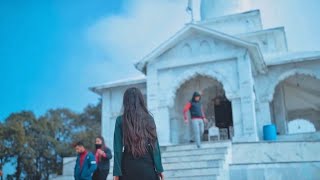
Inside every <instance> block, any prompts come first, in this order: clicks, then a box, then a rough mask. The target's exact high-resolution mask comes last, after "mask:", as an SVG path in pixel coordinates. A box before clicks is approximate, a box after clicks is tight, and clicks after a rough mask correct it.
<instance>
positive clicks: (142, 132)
mask: <svg viewBox="0 0 320 180" xmlns="http://www.w3.org/2000/svg"><path fill="white" fill-rule="evenodd" d="M122 129H123V141H124V145H125V148H127V150H128V151H129V152H131V153H132V155H133V156H134V157H140V156H142V155H144V154H146V153H147V151H148V145H149V144H150V145H151V148H152V149H153V148H154V147H155V142H156V139H157V132H156V125H155V122H154V119H153V117H152V115H151V114H150V112H149V111H148V109H147V107H146V103H145V101H144V98H143V96H142V93H141V91H140V90H139V89H138V88H135V87H133V88H129V89H127V90H126V92H125V93H124V96H123V124H122Z"/></svg>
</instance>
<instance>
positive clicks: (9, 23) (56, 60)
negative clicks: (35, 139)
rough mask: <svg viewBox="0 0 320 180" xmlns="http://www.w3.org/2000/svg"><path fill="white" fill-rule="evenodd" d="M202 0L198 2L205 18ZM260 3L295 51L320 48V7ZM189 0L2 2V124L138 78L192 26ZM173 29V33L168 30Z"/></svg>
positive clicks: (311, 1)
mask: <svg viewBox="0 0 320 180" xmlns="http://www.w3.org/2000/svg"><path fill="white" fill-rule="evenodd" d="M198 2H199V0H198V1H197V0H195V6H196V7H195V8H194V9H195V14H196V18H198V17H197V13H199V12H197V11H198V9H197V7H198V5H197V4H198ZM307 2H308V3H306V1H303V0H281V1H278V0H255V1H254V3H253V7H254V8H255V9H257V8H259V9H261V14H262V20H263V22H264V27H265V28H272V27H276V26H285V28H286V32H287V39H288V43H289V49H291V50H320V36H319V34H320V23H319V22H320V21H319V19H320V13H319V11H318V9H317V7H320V1H318V0H308V1H307ZM186 4H187V3H186V0H185V1H184V0H176V1H174V0H161V1H152V2H151V1H150V0H90V1H88V0H54V1H53V0H51V1H49V0H48V1H45V0H30V1H23V0H10V1H4V0H3V1H1V2H0V27H1V28H0V63H1V64H0V77H1V88H0V102H1V104H0V120H1V119H4V118H5V117H7V116H8V115H9V114H10V113H11V112H17V111H21V110H32V111H34V112H35V113H36V114H37V115H41V114H42V113H44V112H45V111H46V110H47V109H49V108H57V107H68V108H71V109H73V110H75V111H78V112H79V111H81V110H82V108H83V107H85V105H87V104H88V103H96V102H97V99H98V98H99V97H98V96H97V95H96V94H94V93H92V92H90V91H89V90H88V87H91V86H94V85H96V84H101V83H103V82H106V81H110V80H116V79H121V78H126V77H128V76H134V75H138V74H139V73H138V72H137V71H136V70H135V69H134V68H133V66H132V63H133V62H136V61H137V60H139V58H141V57H142V56H144V55H146V54H147V53H148V52H150V51H151V50H152V49H153V48H154V47H156V46H157V45H158V44H159V43H161V42H162V41H164V40H166V39H167V38H168V37H169V36H171V35H172V34H173V33H174V32H176V31H177V30H179V29H180V28H182V26H183V25H184V23H186V22H188V14H187V13H186V12H185V7H186ZM164 27H165V28H164Z"/></svg>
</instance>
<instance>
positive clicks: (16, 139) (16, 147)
mask: <svg viewBox="0 0 320 180" xmlns="http://www.w3.org/2000/svg"><path fill="white" fill-rule="evenodd" d="M35 121H36V118H35V116H34V114H33V113H32V112H30V111H22V112H20V113H13V114H11V115H10V116H9V117H8V118H7V119H6V120H5V123H6V124H5V127H4V128H5V129H6V130H5V132H4V148H5V149H7V153H8V154H7V155H8V156H9V157H10V158H14V159H15V164H16V172H15V174H14V177H15V178H16V179H20V178H21V177H23V175H24V174H29V173H32V172H33V171H34V168H33V166H32V164H33V162H32V161H33V159H34V155H35V151H34V150H33V148H32V147H33V146H32V143H31V142H32V137H31V136H29V134H31V133H32V125H33V124H34V123H35Z"/></svg>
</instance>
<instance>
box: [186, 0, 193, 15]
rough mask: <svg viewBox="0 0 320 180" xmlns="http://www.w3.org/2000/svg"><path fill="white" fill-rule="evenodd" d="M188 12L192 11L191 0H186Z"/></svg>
mask: <svg viewBox="0 0 320 180" xmlns="http://www.w3.org/2000/svg"><path fill="white" fill-rule="evenodd" d="M186 11H187V12H188V13H192V0H188V6H187V8H186Z"/></svg>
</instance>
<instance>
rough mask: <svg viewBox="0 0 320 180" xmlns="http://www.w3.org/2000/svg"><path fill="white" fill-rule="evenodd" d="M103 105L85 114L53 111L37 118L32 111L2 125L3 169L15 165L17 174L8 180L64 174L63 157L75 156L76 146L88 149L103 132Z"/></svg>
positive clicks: (0, 152)
mask: <svg viewBox="0 0 320 180" xmlns="http://www.w3.org/2000/svg"><path fill="white" fill-rule="evenodd" d="M100 126H101V101H100V102H99V103H98V104H96V105H88V106H87V107H86V108H85V109H84V110H83V112H82V113H79V114H78V113H75V112H73V111H71V110H69V109H67V108H59V109H50V110H48V111H47V112H46V113H45V114H44V115H43V116H41V117H39V118H36V117H35V115H34V114H33V113H32V112H31V111H22V112H19V113H12V114H11V115H10V116H9V117H8V118H6V120H5V121H4V123H2V124H0V138H1V142H0V168H1V167H2V166H3V165H4V164H5V163H8V162H10V161H11V162H12V160H13V162H14V164H15V168H16V172H15V173H14V175H10V176H8V177H7V179H21V178H23V179H32V180H34V179H35V180H38V179H39V180H40V179H49V177H50V175H53V174H58V175H59V174H61V173H62V165H63V157H68V156H75V151H74V149H73V147H72V144H73V143H74V142H76V141H79V140H82V141H84V143H85V144H86V145H87V147H89V149H90V146H89V145H92V146H91V147H93V144H94V139H95V137H97V136H98V135H100V131H101V127H100Z"/></svg>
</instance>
